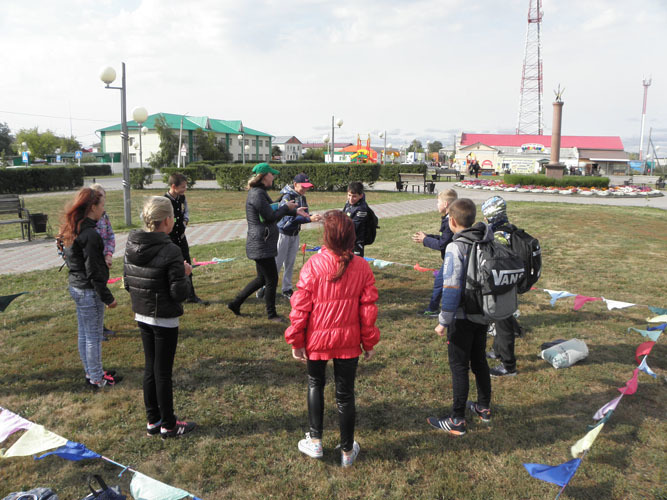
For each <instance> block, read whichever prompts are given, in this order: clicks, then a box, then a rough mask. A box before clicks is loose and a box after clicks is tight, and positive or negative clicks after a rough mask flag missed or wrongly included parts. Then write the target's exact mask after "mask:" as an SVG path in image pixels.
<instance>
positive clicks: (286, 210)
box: [227, 163, 307, 322]
mask: <svg viewBox="0 0 667 500" xmlns="http://www.w3.org/2000/svg"><path fill="white" fill-rule="evenodd" d="M252 172H253V174H254V176H253V177H251V178H250V180H249V181H248V198H247V199H246V204H245V210H246V220H247V222H248V236H247V239H246V255H247V256H248V258H249V259H252V260H254V261H255V267H256V269H257V276H256V277H255V278H254V279H253V280H252V281H251V282H250V283H248V284H247V285H246V286H245V288H244V289H243V290H241V291H240V292H239V293H238V295H237V296H236V297H235V298H234V300H233V301H231V302H230V303H229V304H227V307H228V308H229V309H230V310H231V311H232V312H233V313H234V314H236V315H237V316H240V314H241V305H242V304H243V302H245V300H246V299H247V298H248V297H250V295H252V294H253V293H254V292H256V291H257V290H259V289H260V288H262V287H265V291H264V302H265V303H266V314H267V316H268V318H269V319H270V320H272V321H279V322H280V321H282V320H283V319H282V318H281V317H280V316H278V314H277V313H276V287H277V286H278V270H277V268H276V254H277V253H278V250H277V246H278V226H277V224H276V223H277V222H278V221H279V220H280V219H282V218H283V217H284V216H286V215H291V216H295V215H301V216H306V215H307V214H306V213H305V210H304V209H303V208H299V209H298V210H297V208H296V207H297V204H296V203H295V202H293V201H289V202H287V203H286V204H285V205H283V206H281V207H277V203H275V204H272V201H271V198H270V197H269V194H268V193H267V192H266V190H267V189H268V188H269V187H271V185H272V184H273V179H274V177H275V175H276V174H279V173H280V172H279V171H278V170H275V169H273V168H271V167H270V166H269V164H268V163H259V164H257V165H255V166H254V168H253V169H252Z"/></svg>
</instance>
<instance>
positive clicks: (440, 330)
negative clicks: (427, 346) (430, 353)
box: [435, 323, 447, 337]
mask: <svg viewBox="0 0 667 500" xmlns="http://www.w3.org/2000/svg"><path fill="white" fill-rule="evenodd" d="M446 331H447V327H446V326H443V325H441V324H439V323H438V326H436V327H435V333H437V334H438V335H440V336H441V337H444V336H445V332H446Z"/></svg>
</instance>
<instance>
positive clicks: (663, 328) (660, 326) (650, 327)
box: [647, 323, 667, 332]
mask: <svg viewBox="0 0 667 500" xmlns="http://www.w3.org/2000/svg"><path fill="white" fill-rule="evenodd" d="M665 327H667V323H663V324H662V325H658V326H649V327H648V328H647V330H649V331H651V332H653V331H655V330H660V331H661V332H664V331H665Z"/></svg>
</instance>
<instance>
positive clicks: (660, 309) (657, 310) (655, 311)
mask: <svg viewBox="0 0 667 500" xmlns="http://www.w3.org/2000/svg"><path fill="white" fill-rule="evenodd" d="M648 308H649V310H650V311H651V312H652V313H653V314H657V315H663V314H667V309H665V308H664V307H653V306H648Z"/></svg>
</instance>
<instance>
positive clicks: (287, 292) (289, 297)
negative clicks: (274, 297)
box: [283, 289, 294, 300]
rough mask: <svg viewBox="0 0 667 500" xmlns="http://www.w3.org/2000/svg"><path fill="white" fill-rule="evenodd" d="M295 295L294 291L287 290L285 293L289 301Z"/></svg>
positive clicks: (284, 295)
mask: <svg viewBox="0 0 667 500" xmlns="http://www.w3.org/2000/svg"><path fill="white" fill-rule="evenodd" d="M293 293H294V291H293V290H292V289H289V290H285V291H283V297H285V298H286V299H287V300H289V299H291V298H292V294H293Z"/></svg>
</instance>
